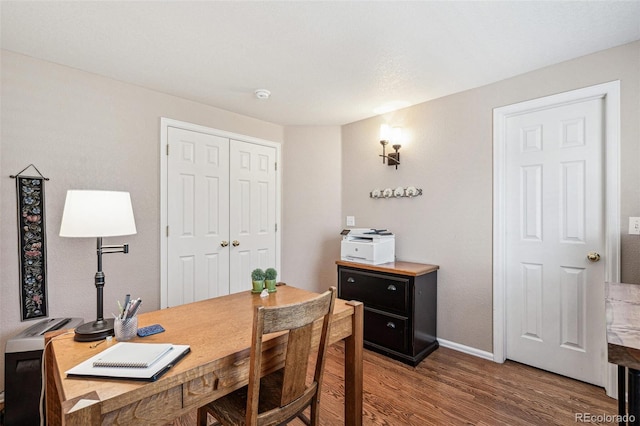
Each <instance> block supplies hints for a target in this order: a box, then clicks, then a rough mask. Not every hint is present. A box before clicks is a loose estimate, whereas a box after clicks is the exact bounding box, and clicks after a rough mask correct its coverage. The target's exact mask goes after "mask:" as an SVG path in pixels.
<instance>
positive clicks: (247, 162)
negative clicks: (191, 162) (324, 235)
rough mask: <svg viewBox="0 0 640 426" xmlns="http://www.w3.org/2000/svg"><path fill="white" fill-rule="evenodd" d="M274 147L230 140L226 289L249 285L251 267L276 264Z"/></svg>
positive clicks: (273, 266) (241, 288)
mask: <svg viewBox="0 0 640 426" xmlns="http://www.w3.org/2000/svg"><path fill="white" fill-rule="evenodd" d="M276 158H277V157H276V149H275V148H274V147H271V146H265V145H258V144H253V143H248V142H243V141H237V140H232V141H231V148H230V164H231V167H230V181H231V191H230V194H229V206H230V207H231V215H230V235H231V240H232V243H231V247H230V272H229V276H230V291H231V293H235V292H239V291H243V290H248V289H250V288H251V271H252V270H253V269H254V268H262V269H266V268H269V267H272V268H277V266H276V223H277V221H276V184H277V180H276V167H277V166H276Z"/></svg>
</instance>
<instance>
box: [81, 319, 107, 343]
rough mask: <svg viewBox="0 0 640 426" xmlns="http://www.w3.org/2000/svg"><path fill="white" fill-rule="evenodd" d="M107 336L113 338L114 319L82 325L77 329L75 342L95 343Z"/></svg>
mask: <svg viewBox="0 0 640 426" xmlns="http://www.w3.org/2000/svg"><path fill="white" fill-rule="evenodd" d="M107 336H113V319H110V318H109V319H103V320H102V321H93V322H86V323H84V324H82V325H81V326H79V327H78V328H76V334H75V336H74V337H73V340H75V341H77V342H95V341H96V340H102V339H104V338H106V337H107Z"/></svg>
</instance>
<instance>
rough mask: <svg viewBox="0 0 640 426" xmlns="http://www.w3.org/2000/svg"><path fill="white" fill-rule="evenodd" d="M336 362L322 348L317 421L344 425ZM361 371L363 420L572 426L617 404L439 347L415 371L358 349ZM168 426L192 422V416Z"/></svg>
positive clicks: (569, 384) (336, 348)
mask: <svg viewBox="0 0 640 426" xmlns="http://www.w3.org/2000/svg"><path fill="white" fill-rule="evenodd" d="M343 359H344V355H343V347H342V346H341V345H333V346H331V347H330V348H329V356H328V359H327V364H326V370H325V376H324V384H323V389H322V393H323V398H322V403H321V414H320V418H321V424H322V425H328V426H333V425H336V426H337V425H342V424H343V423H344V420H343V419H344V416H343V401H344V381H343V377H344V375H343ZM363 370H364V403H363V405H364V418H363V424H364V425H385V426H404V425H415V426H425V425H514V426H515V425H576V424H579V423H580V421H576V415H579V414H581V413H588V414H589V415H591V416H604V415H608V416H613V415H615V414H617V401H616V400H614V399H612V398H609V397H607V396H606V394H605V391H604V389H603V388H599V387H596V386H592V385H589V384H586V383H583V382H579V381H576V380H572V379H569V378H566V377H562V376H558V375H555V374H552V373H548V372H545V371H542V370H538V369H535V368H532V367H528V366H525V365H522V364H518V363H515V362H511V361H507V362H506V363H504V364H496V363H494V362H492V361H487V360H484V359H481V358H478V357H474V356H471V355H467V354H463V353H461V352H458V351H454V350H451V349H447V348H442V347H441V348H439V349H438V350H436V351H435V352H433V353H432V354H431V355H429V356H428V357H427V358H426V359H425V360H424V361H422V362H421V363H420V364H419V365H418V366H417V367H415V368H413V367H410V366H408V365H405V364H402V363H400V362H397V361H394V360H391V359H389V358H387V357H384V356H382V355H379V354H376V353H374V352H371V351H368V350H365V351H364V363H363ZM583 418H584V417H583ZM588 423H589V424H591V425H594V424H601V425H602V424H614V423H605V422H599V423H598V422H593V421H590V422H588ZM302 424H303V423H302V422H299V421H296V422H292V423H291V425H292V426H299V425H302ZM173 425H174V426H195V425H196V417H195V413H191V414H189V415H187V416H183V417H181V418H180V419H178V420H176V421H175V422H174V423H173Z"/></svg>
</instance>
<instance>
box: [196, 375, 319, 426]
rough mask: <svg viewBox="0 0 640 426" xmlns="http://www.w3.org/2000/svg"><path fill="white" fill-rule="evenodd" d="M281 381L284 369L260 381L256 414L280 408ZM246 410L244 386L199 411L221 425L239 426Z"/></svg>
mask: <svg viewBox="0 0 640 426" xmlns="http://www.w3.org/2000/svg"><path fill="white" fill-rule="evenodd" d="M283 381H284V369H280V370H277V371H275V372H273V373H271V374H268V375H266V376H264V377H263V378H261V379H260V399H259V402H258V412H260V413H263V412H265V411H269V410H272V409H274V408H277V407H279V406H280V394H281V390H282V383H283ZM246 408H247V387H246V386H244V387H242V388H240V389H238V390H236V391H234V392H231V393H230V394H228V395H226V396H223V397H222V398H220V399H217V400H215V401H213V402H210V403H209V404H207V405H206V406H204V407H202V408H201V409H204V410H206V411H208V412H210V413H211V414H212V415H213V416H214V417H215V418H216V419H218V421H219V422H220V423H222V424H223V425H229V426H231V425H233V426H235V425H238V426H241V425H245V424H246V422H245V415H246ZM205 418H206V417H205ZM290 420H291V419H290ZM303 420H304V421H305V423H307V421H308V420H307V419H306V418H304V417H303ZM284 423H286V422H284Z"/></svg>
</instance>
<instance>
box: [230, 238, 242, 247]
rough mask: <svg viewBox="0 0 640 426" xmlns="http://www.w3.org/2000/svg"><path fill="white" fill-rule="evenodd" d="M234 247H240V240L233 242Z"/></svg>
mask: <svg viewBox="0 0 640 426" xmlns="http://www.w3.org/2000/svg"><path fill="white" fill-rule="evenodd" d="M231 245H232V246H234V247H238V246H239V245H240V241H238V240H233V242H232V243H231Z"/></svg>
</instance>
